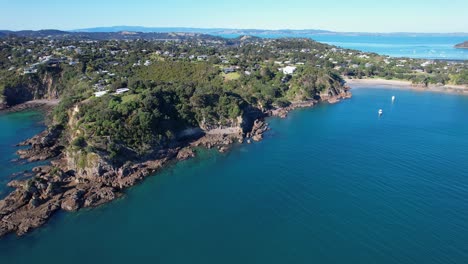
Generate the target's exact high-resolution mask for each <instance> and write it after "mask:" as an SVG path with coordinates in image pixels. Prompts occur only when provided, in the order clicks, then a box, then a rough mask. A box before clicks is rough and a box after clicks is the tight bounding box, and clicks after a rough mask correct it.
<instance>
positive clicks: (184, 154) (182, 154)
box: [177, 147, 195, 160]
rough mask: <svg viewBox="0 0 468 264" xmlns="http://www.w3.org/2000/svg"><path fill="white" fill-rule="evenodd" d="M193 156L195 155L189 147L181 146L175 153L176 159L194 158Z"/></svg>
mask: <svg viewBox="0 0 468 264" xmlns="http://www.w3.org/2000/svg"><path fill="white" fill-rule="evenodd" d="M194 157H195V153H194V152H193V150H192V148H190V147H186V148H183V149H181V150H180V151H179V153H177V159H178V160H187V159H190V158H194Z"/></svg>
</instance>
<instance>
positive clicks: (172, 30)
mask: <svg viewBox="0 0 468 264" xmlns="http://www.w3.org/2000/svg"><path fill="white" fill-rule="evenodd" d="M161 34H166V35H161ZM171 34H172V35H171ZM191 34H192V36H193V35H194V34H205V35H217V36H223V35H239V36H242V35H249V36H259V37H262V36H280V37H281V36H285V37H288V36H290V37H295V36H298V37H299V36H304V35H342V36H392V35H394V36H467V37H468V33H404V32H395V33H365V32H334V31H327V30H316V29H303V30H293V29H278V30H268V29H228V28H186V27H139V26H114V27H96V28H85V29H77V30H69V31H61V30H55V29H46V30H38V31H33V30H21V31H10V30H0V37H5V36H8V35H17V36H23V37H50V36H53V37H56V38H60V37H66V38H81V39H83V38H84V39H86V38H89V39H96V40H99V39H136V38H145V39H152V38H164V37H165V36H166V37H168V38H178V39H180V38H181V37H189V36H190V35H191Z"/></svg>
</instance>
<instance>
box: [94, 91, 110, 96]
mask: <svg viewBox="0 0 468 264" xmlns="http://www.w3.org/2000/svg"><path fill="white" fill-rule="evenodd" d="M107 93H108V91H101V92H95V93H94V96H96V97H102V96H104V95H105V94H107Z"/></svg>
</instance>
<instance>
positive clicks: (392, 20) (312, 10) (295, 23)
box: [0, 0, 468, 32]
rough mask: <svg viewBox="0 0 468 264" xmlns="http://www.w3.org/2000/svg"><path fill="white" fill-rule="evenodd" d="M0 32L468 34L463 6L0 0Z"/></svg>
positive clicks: (430, 2) (362, 1)
mask: <svg viewBox="0 0 468 264" xmlns="http://www.w3.org/2000/svg"><path fill="white" fill-rule="evenodd" d="M0 6H1V9H2V11H1V15H0V29H11V30H20V29H51V28H54V29H63V30H67V29H79V28H87V27H99V26H116V25H130V26H147V27H179V26H182V27H203V28H212V27H217V28H220V27H222V28H259V29H285V28H288V29H327V30H334V31H347V32H349V31H359V32H468V1H467V0H447V1H440V0H389V1H380V0H373V1H371V0H348V1H338V0H321V1H316V0H282V1H276V0H270V1H264V0H230V1H225V0H206V1H201V0H200V1H196V0H164V1H158V0H156V1H148V0H131V1H122V0H113V1H102V0H101V1H99V0H79V1H67V0H62V1H53V0H0Z"/></svg>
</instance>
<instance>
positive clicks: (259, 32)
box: [71, 26, 333, 35]
mask: <svg viewBox="0 0 468 264" xmlns="http://www.w3.org/2000/svg"><path fill="white" fill-rule="evenodd" d="M71 31H72V32H121V31H130V32H145V33H150V32H160V33H169V32H183V33H201V34H214V35H222V34H236V35H266V34H269V35H272V34H274V35H277V34H279V35H295V34H298V35H299V34H331V33H333V32H332V31H327V30H316V29H305V30H289V29H280V30H264V29H229V28H188V27H138V26H135V27H133V26H114V27H96V28H85V29H77V30H71Z"/></svg>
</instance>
